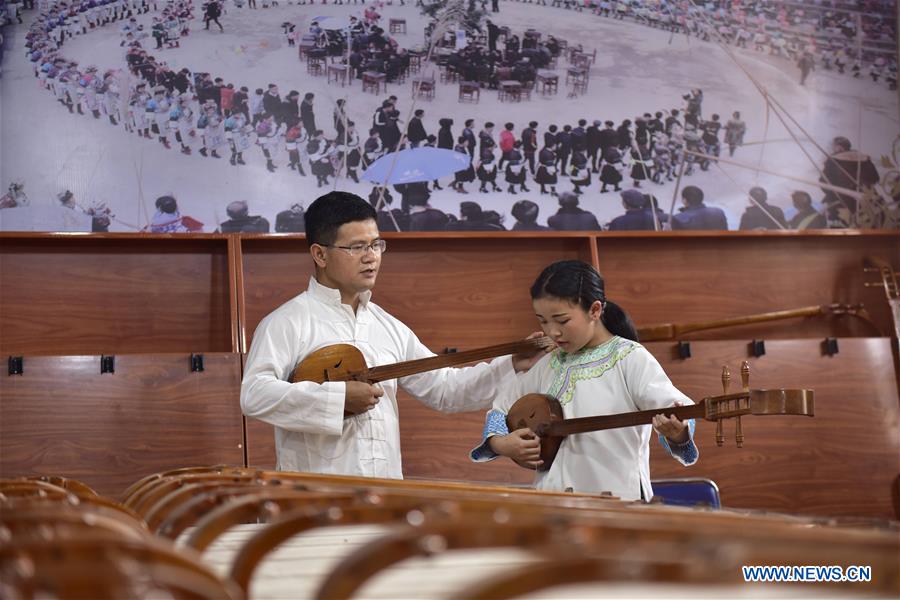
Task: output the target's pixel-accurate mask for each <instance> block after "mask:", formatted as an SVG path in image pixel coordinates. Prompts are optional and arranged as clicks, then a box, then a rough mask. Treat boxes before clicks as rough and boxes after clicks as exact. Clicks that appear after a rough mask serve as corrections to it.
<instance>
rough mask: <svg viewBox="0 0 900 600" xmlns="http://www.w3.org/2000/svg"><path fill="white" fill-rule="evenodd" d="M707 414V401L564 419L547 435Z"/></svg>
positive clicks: (643, 423) (630, 425)
mask: <svg viewBox="0 0 900 600" xmlns="http://www.w3.org/2000/svg"><path fill="white" fill-rule="evenodd" d="M705 414H706V400H701V401H700V402H698V403H697V404H689V405H687V406H670V407H668V408H656V409H652V410H642V411H638V412H629V413H620V414H617V415H600V416H597V417H581V418H579V419H563V420H562V421H555V422H553V423H551V424H550V426H549V428H548V430H547V432H546V433H547V434H549V435H552V436H560V437H563V436H567V435H572V434H575V433H588V432H591V431H601V430H603V429H616V428H618V427H634V426H635V425H645V424H647V423H650V422H651V421H652V420H653V417H655V416H656V415H670V416H674V417H677V418H678V419H679V420H681V421H683V420H684V419H697V418H703V416H704V415H705Z"/></svg>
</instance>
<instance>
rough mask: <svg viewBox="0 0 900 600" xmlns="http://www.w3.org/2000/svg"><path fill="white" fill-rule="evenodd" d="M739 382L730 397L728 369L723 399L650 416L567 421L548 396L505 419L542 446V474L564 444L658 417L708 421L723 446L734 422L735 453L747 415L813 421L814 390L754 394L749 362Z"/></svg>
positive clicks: (524, 403) (521, 402) (532, 397)
mask: <svg viewBox="0 0 900 600" xmlns="http://www.w3.org/2000/svg"><path fill="white" fill-rule="evenodd" d="M741 379H742V383H743V389H742V390H741V391H740V392H737V393H734V394H729V393H728V386H729V383H730V381H731V374H730V373H729V371H728V367H723V369H722V387H723V391H724V393H723V394H722V395H720V396H709V397H706V398H704V399H703V400H700V402H698V403H697V404H691V405H688V406H670V407H667V408H659V409H652V410H642V411H637V412H628V413H619V414H614V415H599V416H596V417H582V418H578V419H566V418H564V417H563V410H562V406H561V405H560V403H559V401H557V400H556V398H554V397H552V396H548V395H546V394H527V395H525V396H522V397H521V398H519V399H518V400H516V403H515V404H513V406H512V408H511V409H510V410H509V414H507V415H506V425H507V427H508V428H509V431H515V430H516V429H522V428H523V427H527V428H529V429H531V431H533V432H534V433H535V434H536V435H537V436H538V437H539V438H540V440H541V460H542V461H544V462H543V464H542V465H541V466H540V467H538V470H539V471H546V470H548V469H549V468H550V465H552V464H553V459H554V458H556V454H557V452H559V447H560V446H561V445H562V443H563V441H564V440H565V438H566V437H567V436H569V435H574V434H577V433H588V432H591V431H601V430H604V429H615V428H618V427H634V426H637V425H647V424H649V423H651V422H652V420H653V417H655V416H656V415H670V416H674V417H677V418H678V419H679V420H684V419H706V420H707V421H715V422H716V445H717V446H721V445H723V444H724V443H725V434H724V433H723V430H722V421H723V420H725V419H735V423H736V425H735V440H736V442H737V447H738V448H741V447H742V446H743V444H744V434H743V431H742V430H741V417H742V416H745V415H800V416H807V417H812V416H813V414H814V404H815V403H814V393H813V390H805V389H773V390H752V389H750V365H749V363H747V362H746V361H744V363H743V364H742V365H741ZM517 464H519V466H522V467H524V468H526V469H532V468H533V467H529V466H527V465H523V464H521V463H517Z"/></svg>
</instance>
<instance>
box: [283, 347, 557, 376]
mask: <svg viewBox="0 0 900 600" xmlns="http://www.w3.org/2000/svg"><path fill="white" fill-rule="evenodd" d="M551 346H553V341H552V340H551V339H550V338H549V337H547V336H541V337H537V338H531V339H527V340H519V341H516V342H507V343H505V344H497V345H494V346H486V347H484V348H476V349H474V350H467V351H465V352H453V353H451V354H441V355H439V356H429V357H428V358H419V359H416V360H408V361H404V362H399V363H394V364H390V365H382V366H379V367H369V366H368V365H367V364H366V359H365V357H364V356H363V354H362V352H360V350H359V348H357V347H356V346H352V345H350V344H333V345H331V346H325V347H324V348H319V349H318V350H316V351H315V352H312V353H310V354H309V355H307V356H306V358H304V359H303V360H302V361H300V364H298V365H297V366H296V367H295V368H294V371H293V373H292V374H291V378H290V380H289V381H291V382H292V383H293V382H297V381H312V382H313V383H325V382H326V381H364V382H366V383H370V384H372V383H378V382H379V381H387V380H389V379H397V378H400V377H408V376H410V375H415V374H417V373H424V372H426V371H433V370H435V369H443V368H444V367H453V366H456V365H464V364H466V363H470V362H475V361H478V360H485V359H488V358H495V357H497V356H505V355H507V354H519V353H522V352H528V351H537V350H543V349H545V348H549V347H551Z"/></svg>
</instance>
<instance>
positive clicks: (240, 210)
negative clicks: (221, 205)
mask: <svg viewBox="0 0 900 600" xmlns="http://www.w3.org/2000/svg"><path fill="white" fill-rule="evenodd" d="M225 214H227V215H228V220H227V221H224V222H223V223H222V224H221V225H219V230H220V231H221V232H222V233H269V221H268V219H266V218H265V217H262V216H260V215H251V214H250V207H249V206H248V205H247V203H246V202H244V201H243V200H237V201H235V202H232V203H231V204H229V205H228V206H227V207H226V208H225Z"/></svg>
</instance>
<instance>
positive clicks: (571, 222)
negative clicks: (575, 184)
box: [547, 192, 601, 231]
mask: <svg viewBox="0 0 900 600" xmlns="http://www.w3.org/2000/svg"><path fill="white" fill-rule="evenodd" d="M547 225H549V226H550V229H555V230H556V231H597V230H599V229H601V227H600V224H599V223H598V222H597V217H596V216H594V213H592V212H589V211H586V210H584V209H582V208H580V207H579V206H578V196H577V195H575V194H573V193H572V192H563V193H561V194H560V195H559V210H558V211H556V214H555V215H552V216H551V217H549V218H548V219H547Z"/></svg>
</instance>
